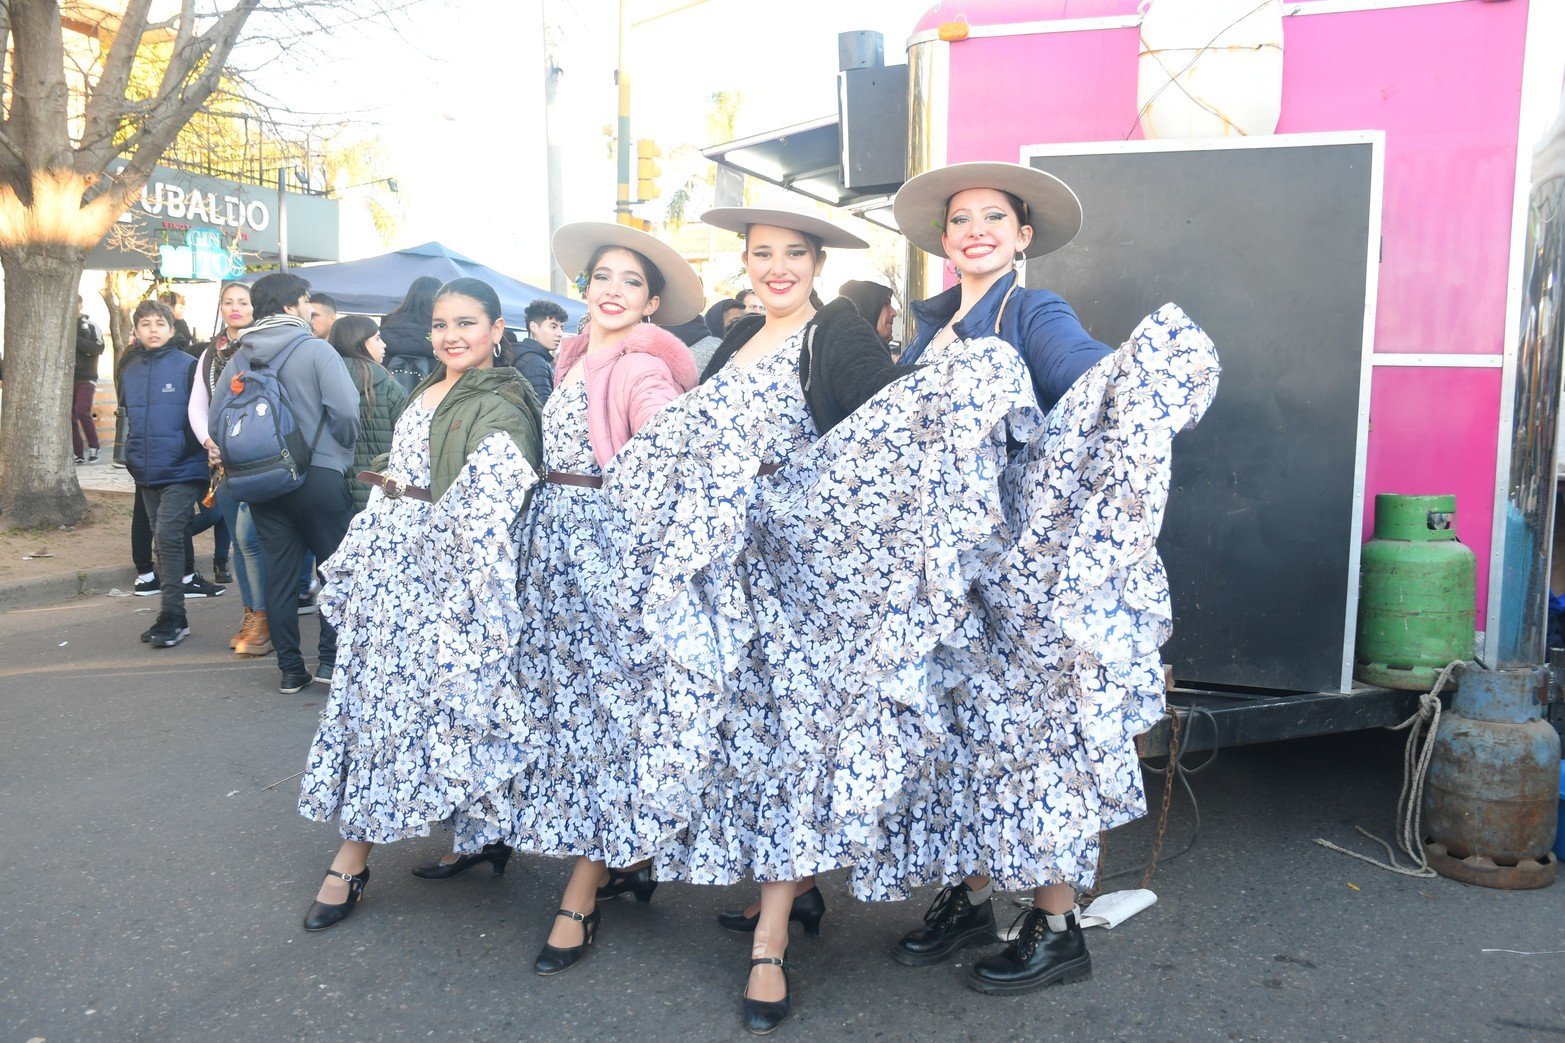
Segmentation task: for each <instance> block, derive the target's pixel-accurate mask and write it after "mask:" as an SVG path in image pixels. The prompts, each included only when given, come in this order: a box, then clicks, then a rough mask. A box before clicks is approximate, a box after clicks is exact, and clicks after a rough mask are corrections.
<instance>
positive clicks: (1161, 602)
mask: <svg viewBox="0 0 1565 1043" xmlns="http://www.w3.org/2000/svg"><path fill="white" fill-rule="evenodd" d="M790 361H792V360H791V359H790ZM922 361H924V362H925V363H927V365H925V366H924V368H922V369H921V370H919V371H918V372H917V373H914V374H912V375H910V376H907V377H904V378H902V379H901V380H898V381H896V382H894V383H893V384H891V385H889V386H888V387H887V388H885V389H883V390H882V391H881V392H880V394H879V395H877V396H876V397H875V398H873V399H871V400H870V401H869V402H868V403H866V404H865V405H864V406H863V407H861V408H860V409H859V410H858V411H856V412H855V413H854V414H853V415H851V416H850V417H849V418H848V419H847V420H845V421H844V422H843V423H841V424H839V425H838V426H837V427H835V428H834V429H833V430H832V431H831V432H830V433H829V434H828V435H827V436H826V437H824V438H822V439H820V440H819V441H818V442H816V443H815V444H814V445H813V446H811V447H810V448H808V450H807V451H800V450H802V448H803V447H802V446H795V447H794V451H793V452H792V453H789V454H786V459H787V462H786V463H785V464H784V466H783V467H782V468H781V470H779V471H778V473H777V474H775V475H773V476H771V477H770V478H762V479H757V480H754V481H750V482H745V481H743V480H742V479H741V478H739V477H738V476H742V475H743V474H744V473H745V470H746V467H750V468H752V469H753V466H754V464H755V463H756V462H757V460H758V459H763V458H764V459H778V458H779V457H778V456H766V455H764V454H758V453H757V452H756V451H755V450H754V448H753V446H752V443H751V442H749V441H747V440H746V439H745V438H744V432H746V431H748V430H755V429H757V428H756V421H755V419H754V417H753V413H754V411H755V409H756V408H757V407H756V404H755V402H753V401H746V400H745V399H743V398H741V393H744V394H747V395H748V396H750V398H751V399H755V398H756V397H757V396H759V398H760V401H762V402H764V403H766V404H767V405H769V406H770V408H772V409H776V408H777V403H778V402H779V401H786V400H787V399H786V396H787V395H788V393H789V388H790V387H791V388H792V392H793V394H794V395H797V394H798V388H797V378H796V377H795V376H794V373H795V372H796V371H794V370H791V369H789V370H788V371H787V372H785V373H779V374H778V377H779V378H786V377H792V378H793V379H792V381H791V383H790V381H789V380H787V379H779V380H778V382H777V384H776V385H775V386H770V387H762V386H758V385H759V381H758V380H757V381H754V382H748V384H747V382H746V381H744V380H743V379H742V372H741V373H739V374H733V375H731V376H729V378H728V380H727V382H726V383H724V384H722V385H719V381H722V380H723V377H724V375H722V374H720V375H719V377H718V378H716V379H714V381H712V382H711V384H710V385H708V386H709V387H711V388H712V390H711V391H710V392H708V393H707V397H708V398H709V399H710V401H708V402H706V403H705V404H704V408H702V409H701V410H687V411H686V412H687V419H686V420H685V421H684V422H683V424H682V425H675V424H674V423H673V422H672V418H671V422H670V425H669V427H670V430H668V431H666V432H659V434H660V435H664V434H666V435H667V445H660V444H659V442H658V438H656V437H655V438H653V439H649V440H648V442H646V443H644V444H643V445H642V446H640V447H639V449H640V450H641V451H642V452H643V453H644V454H646V455H648V456H652V457H655V456H656V455H657V454H658V453H659V452H667V453H669V454H673V453H676V452H677V448H676V447H677V445H678V442H677V438H676V437H675V436H676V435H679V434H684V435H688V436H689V437H690V438H692V439H695V438H701V437H704V438H706V439H707V443H706V446H705V451H704V452H703V453H701V454H699V456H698V459H699V460H700V466H695V465H691V464H690V463H689V462H688V461H687V462H686V463H685V464H683V465H678V466H674V467H670V468H665V470H668V471H672V472H675V473H674V477H672V478H670V480H669V481H668V482H667V484H666V486H665V487H664V488H663V489H662V491H663V492H670V491H675V492H678V493H681V494H682V495H681V496H677V497H668V498H664V499H662V500H661V501H660V504H657V505H650V504H644V505H643V506H641V507H640V508H638V507H637V505H636V500H635V497H634V496H629V497H626V499H627V503H628V505H629V513H631V514H632V515H635V514H636V513H637V510H638V509H639V510H641V512H642V517H643V520H644V521H646V520H647V519H650V521H648V522H647V528H648V529H649V530H653V531H656V530H659V529H660V528H661V529H662V531H664V532H665V539H664V542H663V544H662V546H661V548H660V550H661V554H660V555H659V556H658V559H657V560H658V565H657V569H658V570H659V571H658V575H657V577H656V579H655V581H654V584H653V588H652V590H653V596H652V597H651V598H649V600H648V603H647V605H646V607H645V611H646V620H647V629H648V631H649V633H650V634H651V635H652V636H653V637H654V639H656V640H657V641H659V642H660V643H661V644H662V646H663V647H664V648H665V649H666V650H667V651H668V653H669V655H670V659H671V663H672V665H671V667H670V671H669V675H668V678H667V683H666V685H665V686H664V692H663V694H662V696H661V701H660V703H659V710H660V712H662V713H665V714H667V715H668V716H669V717H670V718H671V719H674V720H677V721H678V722H679V723H680V728H679V729H678V732H679V734H680V735H681V737H682V738H681V742H680V743H679V744H678V745H677V746H674V747H664V748H651V749H650V755H651V756H654V757H659V756H661V757H663V758H664V761H663V763H662V764H661V765H660V766H659V768H658V769H656V770H655V771H653V772H650V773H649V774H655V775H657V776H658V777H659V778H660V779H662V780H664V781H665V782H667V781H669V780H678V779H680V778H681V777H682V776H683V777H684V778H685V779H686V781H687V788H686V790H685V791H683V792H681V791H680V790H679V788H678V786H675V785H672V784H670V785H667V786H665V787H664V788H662V789H661V790H659V793H660V794H661V799H663V800H665V801H666V803H665V804H664V806H663V811H664V813H665V814H666V815H669V816H677V815H679V814H680V813H681V806H680V803H679V802H680V800H683V801H684V802H685V804H684V806H685V807H686V808H687V809H688V815H687V819H686V821H687V829H686V831H685V832H684V833H683V834H682V835H681V843H679V844H675V845H664V847H663V849H662V850H661V851H660V854H659V872H660V873H661V874H663V875H664V876H665V877H666V878H680V879H690V880H695V881H697V882H705V883H728V882H732V881H733V880H736V879H739V878H740V877H742V876H744V875H746V874H750V875H754V876H756V877H757V878H758V879H763V880H764V879H790V878H794V877H798V876H801V875H805V874H807V873H810V872H816V871H819V870H822V869H827V868H832V867H833V866H834V865H851V866H852V868H853V872H852V886H853V889H854V891H855V893H856V894H857V895H858V896H859V897H861V898H864V899H868V900H883V899H896V898H902V897H905V896H906V895H907V893H908V892H909V891H910V890H911V888H913V887H916V886H918V885H920V884H922V883H926V882H931V881H939V882H949V881H951V880H955V879H960V878H961V877H963V876H966V875H968V874H970V873H974V872H983V871H985V870H986V869H987V870H988V871H990V872H992V873H993V874H994V875H995V877H996V879H997V881H998V882H999V884H1000V886H1002V887H1007V888H1010V887H1030V886H1036V885H1039V884H1050V883H1060V882H1072V883H1075V884H1077V885H1078V886H1082V885H1085V884H1088V883H1090V882H1091V881H1092V878H1093V876H1094V874H1095V870H1096V852H1097V843H1098V832H1099V830H1101V829H1105V828H1110V827H1111V826H1113V825H1116V824H1119V823H1121V822H1124V821H1129V820H1130V819H1131V818H1134V817H1136V816H1138V815H1140V814H1142V813H1144V805H1145V798H1144V794H1143V792H1142V788H1141V780H1140V771H1139V764H1138V762H1137V760H1136V758H1135V752H1134V742H1133V740H1134V737H1135V735H1136V734H1139V732H1141V731H1144V730H1145V729H1146V728H1147V727H1150V726H1151V724H1153V723H1155V721H1156V720H1157V717H1158V715H1159V714H1160V713H1161V712H1162V697H1163V691H1162V674H1161V669H1160V666H1159V661H1158V656H1157V650H1158V648H1159V646H1160V645H1161V644H1162V642H1163V641H1164V640H1165V639H1166V637H1167V634H1168V621H1169V619H1170V612H1169V608H1168V600H1167V585H1166V581H1165V579H1164V576H1163V572H1162V566H1161V563H1160V562H1159V560H1158V558H1157V554H1156V546H1155V541H1156V536H1157V531H1158V527H1159V526H1160V524H1161V519H1162V511H1163V507H1164V504H1165V502H1166V498H1167V491H1168V461H1169V453H1170V449H1171V440H1172V437H1173V434H1174V433H1175V432H1176V431H1177V430H1179V429H1181V428H1183V427H1185V426H1188V425H1189V424H1191V423H1194V422H1195V420H1196V419H1198V418H1199V416H1200V414H1201V412H1202V411H1203V410H1204V409H1205V407H1206V404H1207V403H1209V402H1210V400H1211V397H1212V394H1213V393H1214V391H1215V387H1216V379H1217V360H1216V355H1215V352H1214V351H1213V350H1212V346H1211V342H1210V340H1208V339H1207V338H1206V337H1205V335H1204V334H1203V333H1202V332H1201V331H1200V330H1199V329H1198V328H1197V327H1195V326H1194V324H1192V323H1190V322H1189V320H1188V319H1187V318H1185V317H1184V315H1183V313H1182V312H1180V311H1179V310H1178V309H1177V308H1175V307H1173V306H1171V305H1170V306H1167V307H1165V308H1164V309H1162V310H1160V311H1159V312H1158V313H1157V314H1156V315H1154V316H1152V317H1151V318H1149V319H1148V320H1146V321H1145V322H1143V323H1142V325H1141V326H1140V327H1138V329H1137V331H1136V333H1135V335H1134V336H1133V337H1132V338H1131V340H1130V341H1129V342H1128V343H1127V344H1126V345H1124V346H1123V347H1121V348H1120V349H1119V351H1117V352H1116V353H1115V354H1114V355H1112V356H1111V357H1109V358H1107V359H1105V360H1103V361H1102V362H1100V363H1099V365H1098V366H1097V367H1095V368H1094V369H1093V370H1092V371H1090V372H1089V373H1088V374H1086V375H1084V376H1083V377H1082V379H1081V380H1079V381H1077V383H1076V385H1075V386H1074V387H1073V388H1072V389H1071V391H1070V392H1069V393H1068V394H1067V395H1066V396H1065V398H1063V399H1062V400H1061V401H1060V402H1059V403H1058V404H1057V405H1056V406H1055V408H1054V409H1053V410H1052V411H1051V413H1050V414H1049V416H1048V417H1047V418H1045V417H1044V416H1043V415H1042V413H1041V412H1040V410H1039V409H1038V407H1037V403H1036V400H1035V398H1034V396H1033V392H1032V388H1031V382H1030V380H1029V379H1028V374H1027V372H1026V369H1025V367H1024V365H1023V363H1022V361H1021V358H1020V356H1019V354H1018V353H1017V352H1016V351H1015V349H1013V348H1012V347H1011V346H1010V345H1008V344H1006V343H1005V342H1003V341H1000V340H998V339H995V338H984V339H980V340H974V341H968V342H959V343H954V344H952V345H949V346H948V347H946V348H945V349H943V350H941V351H939V352H936V353H932V354H931V355H929V356H928V357H926V358H925V359H924V360H922ZM757 369H758V370H759V369H760V366H759V365H758V366H757ZM760 375H761V374H760V373H757V374H756V377H759V376H760ZM714 385H719V386H714ZM702 390H703V392H706V389H702ZM687 397H689V396H687ZM697 413H699V414H700V415H697ZM675 426H680V427H681V430H678V431H675V430H673V428H674V427H675ZM633 444H634V443H633ZM725 447H726V448H725ZM627 448H629V447H627ZM618 464H619V461H618V460H617V461H616V462H615V467H611V469H610V470H611V472H612V471H613V470H615V469H616V468H617V466H618ZM654 469H655V468H654ZM703 482H704V484H703ZM676 502H677V504H678V509H677V513H676V514H675V515H674V516H675V517H678V518H681V519H693V521H691V522H690V523H689V524H688V525H686V526H685V527H681V526H680V525H678V524H672V523H668V520H667V519H666V518H663V517H660V515H659V513H658V512H659V511H660V510H668V509H669V508H668V506H667V505H668V504H670V503H676Z"/></svg>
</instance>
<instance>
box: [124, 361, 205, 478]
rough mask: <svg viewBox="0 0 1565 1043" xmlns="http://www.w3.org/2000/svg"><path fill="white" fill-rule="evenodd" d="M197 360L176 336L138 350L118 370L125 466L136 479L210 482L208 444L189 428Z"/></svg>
mask: <svg viewBox="0 0 1565 1043" xmlns="http://www.w3.org/2000/svg"><path fill="white" fill-rule="evenodd" d="M195 375H196V360H195V359H193V358H191V357H190V356H189V355H187V354H185V353H184V352H183V351H181V350H180V349H179V348H177V347H175V346H174V344H173V343H172V342H171V343H169V344H166V345H164V346H163V347H161V348H158V349H157V350H156V351H140V350H138V351H136V352H135V353H134V355H133V356H132V357H131V358H130V359H129V361H127V362H126V363H125V368H124V369H122V370H121V371H120V375H119V395H120V400H121V401H122V402H124V403H125V469H126V470H128V471H129V472H130V476H131V477H132V478H134V479H135V480H136V484H137V485H173V484H174V483H176V482H205V481H206V480H207V476H208V467H207V456H206V449H205V448H204V447H203V446H202V445H201V443H200V442H197V441H196V436H195V433H194V432H193V431H191V430H190V413H189V409H190V386H191V383H192V382H193V381H194V380H195Z"/></svg>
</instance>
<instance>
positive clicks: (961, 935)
mask: <svg viewBox="0 0 1565 1043" xmlns="http://www.w3.org/2000/svg"><path fill="white" fill-rule="evenodd" d="M972 893H973V892H972V891H971V890H969V889H968V886H967V885H966V884H956V885H955V886H953V887H947V888H946V889H944V890H943V891H941V892H940V893H939V894H938V895H936V896H935V900H934V901H933V902H931V903H930V904H929V911H928V912H926V913H925V914H924V926H922V927H920V928H918V929H916V930H913V931H909V932H908V933H907V934H905V935H903V936H902V940H901V941H899V942H898V943H897V947H896V948H895V949H894V950H892V953H891V955H892V956H893V957H894V958H895V959H896V961H897V962H898V963H901V964H905V965H906V966H908V967H927V966H929V965H930V964H932V963H939V962H940V961H941V960H943V959H945V958H946V957H947V956H950V955H951V954H952V953H954V952H956V951H957V950H958V949H960V948H962V947H963V946H964V945H975V944H979V943H982V942H992V941H996V940H997V939H998V935H996V934H995V930H994V905H993V903H991V902H990V901H989V900H987V899H985V900H984V901H982V902H980V903H978V904H977V905H974V904H973V901H972V898H971V897H969V896H971V895H972Z"/></svg>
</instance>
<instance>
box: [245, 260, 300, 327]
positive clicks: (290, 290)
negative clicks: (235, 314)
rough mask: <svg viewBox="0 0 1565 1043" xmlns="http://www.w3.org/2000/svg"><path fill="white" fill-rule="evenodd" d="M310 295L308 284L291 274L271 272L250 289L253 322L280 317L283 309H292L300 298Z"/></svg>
mask: <svg viewBox="0 0 1565 1043" xmlns="http://www.w3.org/2000/svg"><path fill="white" fill-rule="evenodd" d="M309 295H310V284H309V283H307V282H305V281H304V280H303V279H301V278H299V277H298V276H297V275H295V274H293V273H292V272H272V273H271V274H270V275H263V276H261V277H260V278H259V279H257V280H256V281H255V285H254V286H252V287H250V306H251V308H253V309H254V311H255V321H256V322H260V321H261V320H262V319H264V318H266V317H267V316H270V315H281V314H282V313H283V309H284V308H292V307H294V306H295V305H297V304H298V303H299V298H300V297H308V296H309Z"/></svg>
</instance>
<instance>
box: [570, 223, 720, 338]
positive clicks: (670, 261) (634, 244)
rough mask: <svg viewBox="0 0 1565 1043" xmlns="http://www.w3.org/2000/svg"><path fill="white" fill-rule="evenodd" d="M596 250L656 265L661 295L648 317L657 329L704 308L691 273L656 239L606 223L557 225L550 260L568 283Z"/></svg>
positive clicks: (685, 263) (687, 264) (698, 280)
mask: <svg viewBox="0 0 1565 1043" xmlns="http://www.w3.org/2000/svg"><path fill="white" fill-rule="evenodd" d="M600 246H621V247H624V248H625V249H627V250H634V251H636V252H637V253H638V254H640V255H641V256H643V257H645V258H646V259H647V260H649V261H651V262H652V263H653V264H655V265H657V269H658V272H659V274H661V275H662V276H663V292H662V293H660V294H658V310H657V311H655V312H653V313H652V321H653V322H655V323H657V324H658V325H659V326H678V325H679V324H680V323H684V322H689V321H690V320H691V319H693V318H695V317H696V316H697V315H699V314H701V312H702V310H703V309H704V308H705V307H706V295H705V293H704V292H703V290H702V289H701V278H700V277H699V276H698V275H696V272H695V269H694V268H692V267H690V262H689V261H687V260H685V259H684V258H683V257H681V256H680V255H679V252H678V251H677V250H675V249H674V248H673V247H672V246H669V245H668V244H667V243H665V242H663V240H661V239H659V238H658V237H657V236H654V235H648V234H647V233H646V232H643V231H641V230H640V229H639V228H631V227H630V226H629V225H621V224H613V223H611V222H608V221H574V222H572V223H571V224H568V225H561V226H560V230H559V231H558V232H555V233H554V259H555V261H556V262H557V263H558V264H559V266H560V270H561V271H563V272H564V273H565V274H566V275H568V276H570V277H571V278H572V279H575V278H576V277H577V276H578V275H579V274H580V273H581V272H582V271H583V270H584V269H585V268H586V267H587V262H588V261H590V260H592V255H593V253H594V252H595V251H596V250H597V249H598V247H600Z"/></svg>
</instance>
